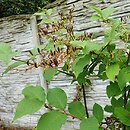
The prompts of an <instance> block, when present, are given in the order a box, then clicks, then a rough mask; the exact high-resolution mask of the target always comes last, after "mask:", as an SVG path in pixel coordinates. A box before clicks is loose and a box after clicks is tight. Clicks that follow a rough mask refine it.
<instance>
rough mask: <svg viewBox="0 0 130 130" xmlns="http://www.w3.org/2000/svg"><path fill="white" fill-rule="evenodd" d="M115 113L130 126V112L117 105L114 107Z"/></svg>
mask: <svg viewBox="0 0 130 130" xmlns="http://www.w3.org/2000/svg"><path fill="white" fill-rule="evenodd" d="M114 115H115V116H116V118H119V120H120V121H121V122H122V123H123V124H124V125H127V126H130V112H128V111H127V110H125V109H124V108H122V107H117V108H115V109H114Z"/></svg>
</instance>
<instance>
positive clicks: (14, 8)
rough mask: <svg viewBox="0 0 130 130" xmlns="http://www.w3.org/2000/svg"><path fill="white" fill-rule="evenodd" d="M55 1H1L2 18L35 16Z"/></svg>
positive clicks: (0, 13) (0, 15)
mask: <svg viewBox="0 0 130 130" xmlns="http://www.w3.org/2000/svg"><path fill="white" fill-rule="evenodd" d="M53 1H55V0H0V18H1V17H5V16H10V15H18V14H33V13H34V12H36V11H38V10H39V9H40V8H42V7H43V6H45V5H46V4H48V3H49V2H53Z"/></svg>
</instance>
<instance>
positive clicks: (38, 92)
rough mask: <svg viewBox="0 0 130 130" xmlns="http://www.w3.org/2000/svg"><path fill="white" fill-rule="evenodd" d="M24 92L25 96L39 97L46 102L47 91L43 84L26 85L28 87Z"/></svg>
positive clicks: (30, 97)
mask: <svg viewBox="0 0 130 130" xmlns="http://www.w3.org/2000/svg"><path fill="white" fill-rule="evenodd" d="M22 94H23V95H24V96H25V98H29V99H38V100H39V101H41V102H43V104H44V103H45V98H46V95H45V91H44V89H43V88H42V87H41V86H32V85H29V84H28V85H26V87H25V88H24V89H23V91H22Z"/></svg>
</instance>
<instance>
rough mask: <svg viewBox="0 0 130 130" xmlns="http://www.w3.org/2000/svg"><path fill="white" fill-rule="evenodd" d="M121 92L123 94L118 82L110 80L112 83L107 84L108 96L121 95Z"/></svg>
mask: <svg viewBox="0 0 130 130" xmlns="http://www.w3.org/2000/svg"><path fill="white" fill-rule="evenodd" d="M120 94H121V90H120V88H119V85H118V83H117V82H115V83H112V82H110V85H108V86H107V96H108V97H109V98H110V97H115V96H119V95H120Z"/></svg>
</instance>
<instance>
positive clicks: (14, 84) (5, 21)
mask: <svg viewBox="0 0 130 130" xmlns="http://www.w3.org/2000/svg"><path fill="white" fill-rule="evenodd" d="M110 1H111V2H110ZM56 5H57V4H55V6H56ZM59 5H60V6H59ZM73 5H74V6H75V10H74V13H73V15H74V23H75V26H74V30H75V32H84V31H85V32H97V33H98V35H99V38H98V40H101V39H102V38H103V37H102V31H103V30H104V28H103V27H102V26H100V25H99V24H97V23H95V22H92V21H91V20H90V17H91V16H92V13H93V11H92V10H91V9H90V8H89V7H90V6H93V5H94V6H98V7H101V8H102V9H103V8H105V7H107V6H112V7H114V8H115V9H116V12H115V13H114V14H113V15H112V17H117V18H120V17H121V16H123V17H125V16H129V15H130V0H125V1H122V0H106V3H102V2H101V1H100V0H66V1H65V0H61V1H60V2H58V6H56V7H54V8H55V9H56V10H62V11H63V12H65V13H66V12H67V9H68V8H71V7H73ZM49 6H50V7H51V5H49ZM56 15H57V12H56V13H55V14H54V16H56ZM0 41H2V42H7V43H9V44H10V45H11V46H12V48H13V49H14V50H17V49H20V50H22V57H24V58H26V57H25V54H26V52H27V51H28V50H29V49H31V48H33V47H34V46H35V44H34V43H33V33H32V24H31V20H30V16H29V15H28V16H13V17H7V18H2V19H0ZM42 42H44V40H42ZM0 65H1V69H0V73H1V72H2V71H3V70H4V68H5V66H4V65H3V64H1V63H0ZM40 80H41V78H40V72H39V71H38V70H33V71H32V72H27V73H24V72H20V73H16V72H14V71H13V72H10V73H9V74H6V75H5V76H4V77H1V78H0V118H1V119H2V120H3V121H4V123H6V124H7V125H17V126H24V127H30V126H34V125H35V124H36V123H37V121H38V119H39V117H40V116H41V115H42V114H43V113H44V110H40V112H38V113H35V114H34V115H31V116H26V117H23V118H21V119H19V120H18V121H17V122H15V123H13V124H12V123H11V121H12V117H13V113H14V111H15V107H16V105H17V103H18V102H19V100H20V99H21V98H22V97H21V91H22V89H23V88H24V85H25V84H26V83H31V84H34V85H39V84H40V82H41V81H40ZM92 80H93V84H92V86H91V87H90V88H89V89H86V97H87V104H88V109H89V111H91V110H92V106H93V104H94V103H95V102H96V103H99V104H102V106H105V104H107V103H108V102H109V101H108V99H107V98H106V94H105V89H106V85H107V84H108V81H105V82H103V81H101V80H99V79H97V78H94V79H92ZM55 86H56V87H62V88H63V89H64V90H65V91H66V92H67V95H68V97H69V101H71V100H73V96H74V92H75V91H76V89H75V86H76V85H71V79H70V78H68V77H66V76H65V75H59V76H58V77H55V79H54V80H53V81H52V82H51V83H50V84H49V87H55ZM62 130H79V122H78V121H77V120H73V119H71V118H69V119H68V123H67V124H65V126H64V128H63V129H62Z"/></svg>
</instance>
